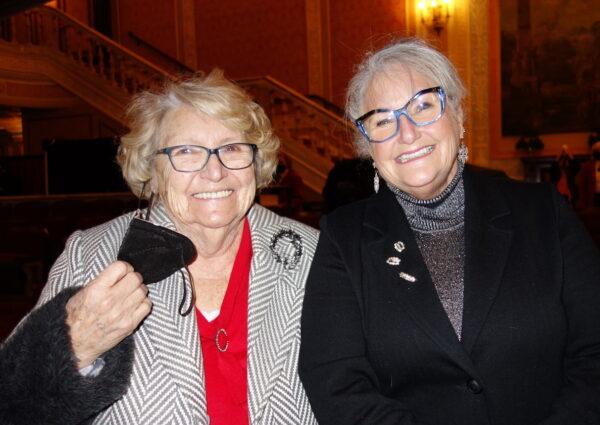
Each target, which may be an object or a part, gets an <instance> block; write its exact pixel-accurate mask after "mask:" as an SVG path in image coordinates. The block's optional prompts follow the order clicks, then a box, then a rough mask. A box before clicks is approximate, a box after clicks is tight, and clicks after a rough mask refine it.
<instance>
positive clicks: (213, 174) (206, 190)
mask: <svg viewBox="0 0 600 425" xmlns="http://www.w3.org/2000/svg"><path fill="white" fill-rule="evenodd" d="M161 134H162V147H169V146H177V145H201V146H204V147H206V148H217V147H219V146H223V145H226V144H230V143H235V142H243V141H244V139H243V136H242V135H241V134H240V133H239V132H237V131H234V130H231V129H229V128H227V127H225V126H224V125H223V124H222V123H221V122H220V121H218V120H216V119H214V118H211V117H209V116H208V115H206V114H203V113H201V112H198V111H195V110H194V109H192V108H190V107H187V106H182V107H180V108H178V109H175V110H172V111H170V112H169V113H167V115H166V116H165V118H164V124H163V127H162V131H161ZM163 167H165V168H164V169H165V172H163V173H161V172H160V171H159V172H158V178H157V183H158V191H159V193H160V194H161V197H162V199H163V200H165V203H166V206H167V209H168V211H169V213H170V215H171V218H172V219H173V220H174V222H175V224H176V226H177V228H178V229H179V230H180V231H181V230H184V229H193V230H196V231H198V230H199V231H206V230H208V229H222V230H225V231H229V230H231V231H233V230H234V229H237V228H239V226H240V225H241V223H242V219H243V218H244V216H245V215H246V213H247V212H248V210H249V209H250V207H251V206H252V203H253V202H254V197H255V194H256V178H255V174H254V164H253V165H251V166H250V167H248V168H244V169H242V170H229V169H227V168H225V167H224V166H223V165H222V164H221V163H220V162H219V159H218V158H217V156H216V155H215V154H213V155H211V156H210V159H209V160H208V163H207V164H206V165H205V166H204V168H203V169H202V170H200V171H195V172H190V173H185V172H179V171H175V170H174V169H173V167H172V166H171V164H170V163H169V160H168V158H167V156H166V155H160V156H159V157H158V161H157V169H158V170H160V169H162V168H163ZM184 233H185V232H184Z"/></svg>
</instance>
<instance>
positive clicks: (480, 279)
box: [462, 169, 513, 353]
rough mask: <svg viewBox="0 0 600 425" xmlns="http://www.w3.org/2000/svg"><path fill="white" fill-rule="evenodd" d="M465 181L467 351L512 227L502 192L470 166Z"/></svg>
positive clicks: (492, 293) (489, 300)
mask: <svg viewBox="0 0 600 425" xmlns="http://www.w3.org/2000/svg"><path fill="white" fill-rule="evenodd" d="M464 181H465V242H466V247H465V249H466V251H465V258H466V259H467V260H466V264H465V279H464V280H465V293H464V309H463V327H462V342H463V345H464V347H465V349H466V350H467V352H468V353H470V352H471V350H472V349H473V345H474V344H475V341H476V340H477V337H478V335H479V333H480V332H481V328H482V327H483V324H484V323H485V320H486V317H487V314H488V312H489V310H490V308H491V306H492V304H493V302H494V300H495V298H496V295H497V293H498V288H499V287H500V282H501V280H502V275H503V273H504V268H505V267H506V262H507V259H508V252H509V249H510V245H511V241H512V234H513V230H512V223H511V221H510V210H509V208H508V206H507V205H506V204H505V202H504V200H503V198H502V195H501V192H500V191H499V190H493V187H492V188H490V187H489V184H486V185H480V184H479V178H476V176H475V175H473V172H472V171H469V169H466V170H465V177H464ZM488 182H489V181H488Z"/></svg>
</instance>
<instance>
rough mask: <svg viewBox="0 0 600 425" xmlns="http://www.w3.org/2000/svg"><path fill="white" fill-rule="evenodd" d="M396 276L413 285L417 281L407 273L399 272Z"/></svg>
mask: <svg viewBox="0 0 600 425" xmlns="http://www.w3.org/2000/svg"><path fill="white" fill-rule="evenodd" d="M398 276H400V277H401V278H402V279H404V280H406V281H407V282H410V283H415V282H416V281H417V278H416V277H414V276H413V275H411V274H408V273H404V272H400V273H399V274H398Z"/></svg>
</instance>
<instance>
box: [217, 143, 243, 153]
mask: <svg viewBox="0 0 600 425" xmlns="http://www.w3.org/2000/svg"><path fill="white" fill-rule="evenodd" d="M240 149H241V147H240V146H239V145H237V144H233V145H225V146H221V151H223V152H237V151H239V150H240Z"/></svg>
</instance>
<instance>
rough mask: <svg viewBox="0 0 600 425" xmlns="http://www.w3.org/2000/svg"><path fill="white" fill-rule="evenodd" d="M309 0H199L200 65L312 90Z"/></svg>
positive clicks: (304, 91) (197, 16)
mask: <svg viewBox="0 0 600 425" xmlns="http://www.w3.org/2000/svg"><path fill="white" fill-rule="evenodd" d="M304 4H305V2H304V0H285V1H281V0H261V1H248V0H221V1H214V0H197V3H196V32H197V34H198V36H197V48H198V54H197V56H198V65H199V68H200V69H203V70H206V71H208V70H210V69H212V68H213V67H220V68H222V69H224V70H225V73H226V75H227V76H229V77H230V78H241V77H255V76H263V75H271V76H272V77H274V78H276V79H278V80H280V81H281V82H283V83H284V84H287V85H289V86H291V87H293V88H294V89H296V90H298V91H300V92H301V93H306V91H307V90H308V74H307V67H308V66H307V52H306V11H305V7H304Z"/></svg>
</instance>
